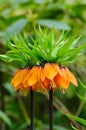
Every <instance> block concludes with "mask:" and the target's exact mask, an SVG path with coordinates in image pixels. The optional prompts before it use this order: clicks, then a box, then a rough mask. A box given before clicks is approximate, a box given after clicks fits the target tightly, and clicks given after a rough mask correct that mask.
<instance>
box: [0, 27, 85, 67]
mask: <svg viewBox="0 0 86 130" xmlns="http://www.w3.org/2000/svg"><path fill="white" fill-rule="evenodd" d="M55 37H56V33H55V30H54V29H51V30H48V29H41V28H40V27H39V30H37V29H35V28H34V36H31V37H30V39H29V38H28V35H26V33H23V35H21V34H19V35H18V36H14V37H12V36H11V35H10V38H11V41H8V40H6V42H7V44H8V47H9V49H10V50H9V51H8V52H6V54H5V55H0V59H2V60H4V61H6V62H11V61H18V62H19V61H20V62H21V63H22V64H24V65H27V66H29V67H32V66H34V65H43V64H44V63H46V62H49V63H52V62H53V63H57V64H61V65H65V64H68V63H72V62H73V61H74V60H75V58H77V56H79V54H80V50H82V49H83V48H84V47H85V46H86V45H81V46H79V47H78V46H77V43H78V40H79V39H80V37H78V38H76V36H69V35H68V33H65V32H62V34H61V35H60V36H59V37H58V38H57V39H56V38H55Z"/></svg>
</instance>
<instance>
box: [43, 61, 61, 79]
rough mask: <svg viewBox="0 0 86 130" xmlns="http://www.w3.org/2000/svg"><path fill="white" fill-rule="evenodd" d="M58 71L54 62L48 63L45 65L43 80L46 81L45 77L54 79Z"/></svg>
mask: <svg viewBox="0 0 86 130" xmlns="http://www.w3.org/2000/svg"><path fill="white" fill-rule="evenodd" d="M57 73H58V72H57V71H56V70H55V69H54V66H53V64H52V63H46V64H45V66H44V69H43V71H42V76H43V75H44V76H43V77H42V76H41V80H42V81H44V79H45V78H48V79H51V80H52V79H53V78H54V77H55V76H56V75H57Z"/></svg>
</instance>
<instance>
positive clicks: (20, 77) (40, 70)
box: [11, 63, 77, 95]
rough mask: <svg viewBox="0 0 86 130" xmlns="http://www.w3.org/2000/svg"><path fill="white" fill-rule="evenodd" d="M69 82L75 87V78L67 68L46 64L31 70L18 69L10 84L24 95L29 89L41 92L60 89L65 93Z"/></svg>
mask: <svg viewBox="0 0 86 130" xmlns="http://www.w3.org/2000/svg"><path fill="white" fill-rule="evenodd" d="M70 82H71V83H73V84H74V85H75V86H77V81H76V78H75V77H74V75H73V74H72V73H71V72H70V71H69V70H68V68H65V67H59V66H58V65H57V64H56V63H46V64H45V65H44V66H33V67H32V68H31V69H29V68H25V69H19V70H18V71H17V72H16V74H15V76H14V78H13V79H12V82H11V84H12V86H13V87H14V90H15V91H17V90H20V92H21V94H23V95H26V94H27V93H28V92H29V90H30V88H32V90H37V91H43V90H50V89H52V90H55V89H57V88H58V87H60V88H61V90H62V92H65V90H67V88H68V86H69V84H70Z"/></svg>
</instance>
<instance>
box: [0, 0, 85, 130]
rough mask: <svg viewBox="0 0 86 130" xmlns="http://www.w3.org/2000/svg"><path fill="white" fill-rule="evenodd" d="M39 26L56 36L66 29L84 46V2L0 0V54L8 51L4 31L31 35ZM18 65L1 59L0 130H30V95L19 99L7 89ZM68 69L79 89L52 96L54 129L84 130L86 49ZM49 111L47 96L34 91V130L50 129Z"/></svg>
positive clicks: (79, 0)
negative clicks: (53, 32)
mask: <svg viewBox="0 0 86 130" xmlns="http://www.w3.org/2000/svg"><path fill="white" fill-rule="evenodd" d="M38 25H41V27H48V28H52V27H55V30H56V32H58V33H59V34H60V33H61V32H62V31H63V30H65V31H70V32H71V35H75V34H77V36H79V35H82V37H81V39H80V40H79V44H85V43H86V1H85V0H82V1H81V0H75V1H74V0H71V1H70V0H7V1H6V0H0V54H4V53H5V52H6V51H7V50H8V47H7V44H6V42H5V40H4V39H5V38H7V39H9V40H10V38H9V36H8V35H7V32H8V33H10V34H11V35H12V36H13V35H17V34H18V33H20V32H21V33H22V32H23V31H25V32H26V33H27V35H28V36H30V35H32V34H33V27H34V26H36V27H38ZM18 66H20V65H19V64H18V63H17V62H16V63H14V62H12V63H11V64H7V63H5V62H3V61H1V60H0V130H28V129H29V125H30V116H29V115H30V111H29V110H30V104H29V100H30V99H29V95H28V97H22V96H20V95H19V94H18V93H15V92H14V91H13V89H12V87H11V86H10V81H11V79H12V76H13V74H14V72H15V71H16V69H17V68H18ZM21 66H22V65H21ZM69 68H70V70H72V71H73V73H75V75H76V77H77V79H78V84H79V86H78V88H75V87H74V86H72V85H70V87H69V89H68V91H67V93H66V94H65V95H63V94H62V93H61V92H60V91H59V89H58V90H57V91H56V92H55V93H54V96H55V97H54V107H55V110H54V124H55V125H54V129H55V130H73V129H75V130H76V129H77V130H85V129H86V128H85V127H86V116H85V115H86V85H85V84H86V48H85V49H84V50H83V54H82V55H81V56H80V58H78V59H77V60H76V62H75V63H74V64H70V66H69ZM39 97H40V98H39ZM48 111H49V109H48V100H47V95H45V96H44V95H42V94H40V93H37V92H35V130H48V129H49V128H48V122H49V119H48V118H49V117H48ZM70 113H72V114H73V115H74V116H71V114H70ZM65 114H67V115H66V116H65ZM78 117H79V118H78ZM71 122H72V123H71ZM71 124H72V125H71Z"/></svg>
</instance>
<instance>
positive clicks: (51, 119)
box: [49, 89, 53, 130]
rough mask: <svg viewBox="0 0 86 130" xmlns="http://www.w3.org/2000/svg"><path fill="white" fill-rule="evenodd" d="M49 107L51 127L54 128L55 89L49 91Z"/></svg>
mask: <svg viewBox="0 0 86 130" xmlns="http://www.w3.org/2000/svg"><path fill="white" fill-rule="evenodd" d="M49 109H50V113H49V115H50V129H49V130H53V90H52V89H50V91H49Z"/></svg>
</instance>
